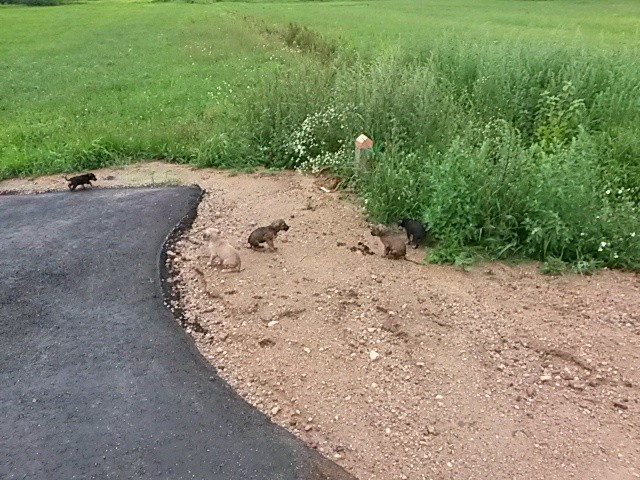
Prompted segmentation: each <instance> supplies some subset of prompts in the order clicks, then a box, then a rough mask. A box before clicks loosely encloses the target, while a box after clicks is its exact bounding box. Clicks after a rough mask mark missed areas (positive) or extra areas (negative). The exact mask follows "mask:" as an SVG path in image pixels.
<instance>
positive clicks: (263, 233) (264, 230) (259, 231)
mask: <svg viewBox="0 0 640 480" xmlns="http://www.w3.org/2000/svg"><path fill="white" fill-rule="evenodd" d="M280 230H284V231H285V232H286V231H287V230H289V225H287V224H286V223H285V221H284V220H282V219H279V220H276V221H274V222H271V225H269V226H268V227H259V228H256V229H255V230H254V231H253V232H251V235H249V240H248V241H249V245H251V248H253V249H255V250H261V249H262V247H261V246H260V244H261V243H265V242H266V243H267V245H269V248H270V249H271V251H275V250H277V248H276V247H275V246H274V245H273V240H274V239H275V238H276V237H277V236H278V232H279V231H280Z"/></svg>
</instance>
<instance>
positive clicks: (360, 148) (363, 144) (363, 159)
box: [356, 133, 373, 171]
mask: <svg viewBox="0 0 640 480" xmlns="http://www.w3.org/2000/svg"><path fill="white" fill-rule="evenodd" d="M372 156H373V140H371V139H370V138H369V137H367V136H366V135H365V134H364V133H363V134H361V135H360V136H359V137H358V138H356V169H357V170H360V171H362V170H368V168H367V164H368V163H369V160H371V157H372Z"/></svg>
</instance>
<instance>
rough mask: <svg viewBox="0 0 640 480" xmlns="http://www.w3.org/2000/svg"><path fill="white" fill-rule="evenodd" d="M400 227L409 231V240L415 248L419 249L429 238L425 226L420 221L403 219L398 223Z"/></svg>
mask: <svg viewBox="0 0 640 480" xmlns="http://www.w3.org/2000/svg"><path fill="white" fill-rule="evenodd" d="M398 226H400V227H402V228H404V229H405V230H406V231H407V240H408V241H409V243H411V244H412V245H413V248H418V246H419V245H420V244H421V243H422V242H423V241H424V239H425V238H426V236H427V231H426V229H425V228H424V225H423V224H422V222H419V221H418V220H412V219H410V218H403V219H402V220H400V221H399V222H398Z"/></svg>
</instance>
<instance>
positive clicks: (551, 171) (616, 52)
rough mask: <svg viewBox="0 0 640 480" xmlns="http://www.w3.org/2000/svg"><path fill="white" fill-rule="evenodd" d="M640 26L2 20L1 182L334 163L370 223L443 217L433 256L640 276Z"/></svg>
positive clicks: (337, 14)
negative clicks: (357, 156) (371, 148)
mask: <svg viewBox="0 0 640 480" xmlns="http://www.w3.org/2000/svg"><path fill="white" fill-rule="evenodd" d="M70 18H73V19H75V21H70ZM639 20H640V5H638V4H637V2H634V1H632V0H626V1H621V2H617V3H616V4H615V5H602V2H597V1H595V0H593V1H577V0H556V1H549V2H525V1H518V0H454V1H451V0H447V1H444V0H440V1H432V2H423V1H421V0H400V1H391V0H380V1H376V2H367V3H362V2H292V1H289V2H280V3H275V2H248V3H235V2H220V3H212V4H200V5H187V4H184V3H115V2H104V3H101V2H95V3H91V4H87V5H69V6H64V7H55V8H50V9H49V8H46V7H43V8H41V9H25V8H19V7H6V8H0V21H2V23H3V24H4V25H11V27H9V28H7V29H3V30H2V31H0V73H2V79H1V80H0V91H2V92H7V93H6V94H5V93H3V94H2V95H1V96H0V121H1V123H0V178H6V177H9V176H15V175H32V174H38V173H51V172H60V171H67V170H79V169H83V168H95V167H99V166H103V165H107V164H113V163H124V162H128V161H132V160H136V159H148V158H163V159H166V160H169V161H179V162H193V163H196V164H198V165H200V166H219V167H226V168H233V169H236V170H240V169H246V168H251V167H253V166H257V165H264V166H267V167H269V168H299V169H303V170H309V171H314V172H318V171H321V170H331V171H334V172H336V173H338V174H340V175H342V176H343V177H345V178H347V179H349V183H350V185H351V186H352V188H354V189H355V191H357V192H358V193H359V195H360V196H361V197H362V198H363V201H364V203H365V205H366V208H367V213H368V215H369V216H370V217H371V218H372V219H373V220H376V221H384V222H390V221H393V220H395V219H397V218H399V217H401V216H413V217H416V218H420V219H422V220H423V221H424V222H425V223H426V224H427V225H429V227H430V228H431V233H432V235H433V236H434V237H435V238H436V239H437V240H438V244H437V246H436V248H434V249H432V250H430V251H429V258H430V260H431V261H438V262H453V263H456V264H459V265H462V266H466V265H468V264H469V262H470V261H471V260H472V259H473V258H474V257H475V256H477V255H482V256H488V257H490V258H514V257H515V258H533V259H538V260H541V261H543V262H544V263H543V264H542V269H543V270H545V271H548V272H549V273H560V272H562V271H564V270H565V268H566V267H571V268H572V269H573V270H574V271H576V272H579V273H589V272H591V271H593V269H595V268H598V267H603V266H607V267H614V268H626V269H639V268H640V212H639V211H638V208H639V205H640V73H639V72H640V47H639V45H640V41H639V40H640V30H639V29H638V27H637V25H638V24H639ZM34 32H37V35H36V34H35V33H34ZM344 32H348V37H347V38H345V37H344ZM52 38H53V39H55V41H52V40H51V39H52ZM361 132H365V133H367V134H368V135H370V136H371V137H372V138H374V140H375V142H376V143H375V152H374V155H373V157H372V158H371V159H370V160H369V161H368V162H366V164H359V165H355V164H354V162H353V147H352V146H353V139H354V138H355V137H356V136H357V135H358V134H360V133H361Z"/></svg>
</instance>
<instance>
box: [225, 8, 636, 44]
mask: <svg viewBox="0 0 640 480" xmlns="http://www.w3.org/2000/svg"><path fill="white" fill-rule="evenodd" d="M227 5H232V6H233V7H232V8H233V9H234V10H235V11H238V12H242V13H245V14H252V15H255V16H258V17H261V18H263V19H266V20H270V21H272V22H275V23H283V22H298V23H300V24H302V25H307V26H311V27H313V28H316V29H318V30H320V31H322V32H324V33H326V34H329V35H332V36H334V37H341V38H344V39H346V40H347V41H349V42H351V43H354V44H355V45H357V46H358V47H359V48H360V49H361V50H362V51H365V50H370V49H372V48H380V47H384V46H391V45H400V46H402V47H404V48H409V49H421V48H424V47H428V45H429V43H430V42H431V41H432V40H433V39H434V38H437V37H438V36H441V35H442V34H443V33H453V34H456V35H461V36H464V37H467V38H468V39H469V40H470V41H473V40H474V39H476V40H486V39H492V40H495V41H500V42H502V41H507V42H513V41H524V42H536V43H537V42H540V43H545V44H552V45H554V44H555V45H573V46H576V47H583V46H584V47H587V48H592V47H599V48H607V47H615V48H617V47H630V48H633V49H634V50H637V49H638V48H639V47H640V2H638V1H635V0H619V1H611V2H609V1H602V0H548V1H544V0H540V1H537V0H373V1H351V2H340V1H336V2H331V1H329V2H300V1H293V2H286V3H280V2H275V3H274V2H259V1H258V2H250V3H235V4H233V3H230V4H227Z"/></svg>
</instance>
